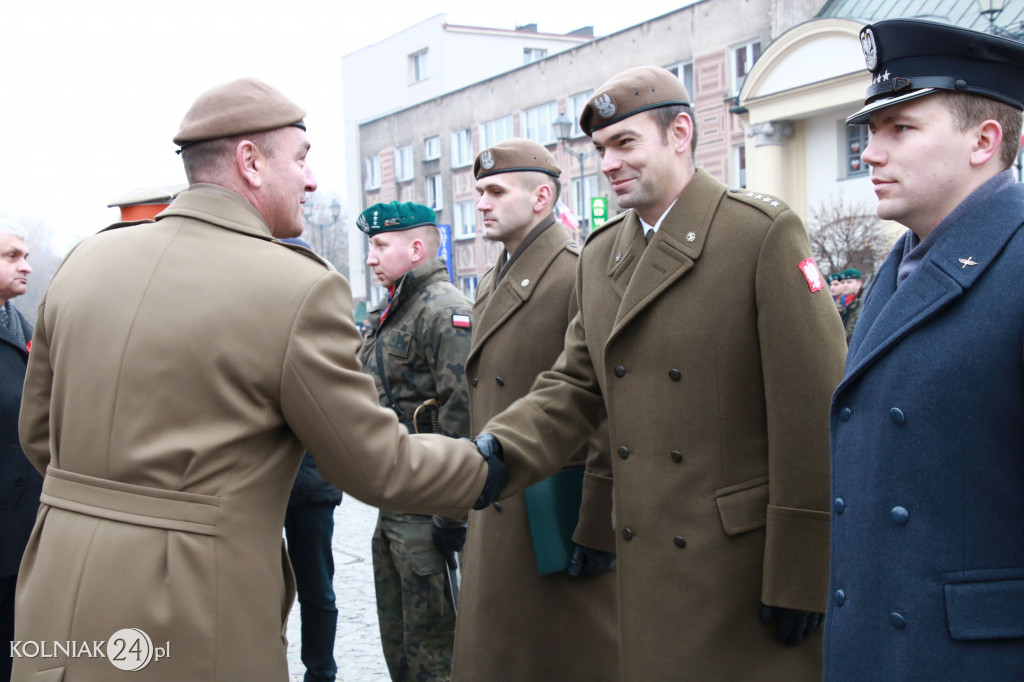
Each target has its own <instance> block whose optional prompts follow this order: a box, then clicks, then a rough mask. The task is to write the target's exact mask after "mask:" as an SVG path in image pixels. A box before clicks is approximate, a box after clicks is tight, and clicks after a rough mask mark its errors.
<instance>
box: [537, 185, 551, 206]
mask: <svg viewBox="0 0 1024 682" xmlns="http://www.w3.org/2000/svg"><path fill="white" fill-rule="evenodd" d="M551 197H552V191H551V187H549V186H548V185H546V184H543V183H541V184H540V185H537V189H536V190H534V192H533V212H534V213H549V212H550V211H551V209H552V206H551Z"/></svg>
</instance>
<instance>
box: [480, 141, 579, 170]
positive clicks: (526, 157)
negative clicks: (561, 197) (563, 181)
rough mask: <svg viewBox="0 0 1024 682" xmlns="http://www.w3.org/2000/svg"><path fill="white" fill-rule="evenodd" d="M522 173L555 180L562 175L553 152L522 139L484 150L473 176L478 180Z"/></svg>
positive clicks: (501, 143)
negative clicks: (539, 175) (526, 172)
mask: <svg viewBox="0 0 1024 682" xmlns="http://www.w3.org/2000/svg"><path fill="white" fill-rule="evenodd" d="M521 171H536V172H538V173H546V174H547V175H550V176H551V177H553V178H557V177H558V176H560V175H561V174H562V169H561V168H559V167H558V164H557V163H555V157H553V156H551V152H549V151H548V150H547V149H545V148H544V147H543V146H542V145H540V144H537V143H536V142H534V141H533V140H526V139H523V138H521V137H517V138H513V139H511V140H505V141H504V142H499V143H498V144H496V145H494V146H493V147H491V148H489V149H485V150H483V151H482V152H480V155H479V156H478V157H476V162H475V163H474V164H473V175H475V176H476V179H477V180H479V179H480V178H486V177H487V176H488V175H497V174H498V173H518V172H521Z"/></svg>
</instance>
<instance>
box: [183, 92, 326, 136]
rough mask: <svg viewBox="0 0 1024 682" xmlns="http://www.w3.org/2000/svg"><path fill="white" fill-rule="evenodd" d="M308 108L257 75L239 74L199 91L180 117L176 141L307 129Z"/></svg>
mask: <svg viewBox="0 0 1024 682" xmlns="http://www.w3.org/2000/svg"><path fill="white" fill-rule="evenodd" d="M305 116H306V112H305V111H304V110H303V109H302V108H301V107H299V106H298V105H297V104H295V103H294V102H292V101H291V100H290V99H288V98H287V97H285V96H284V95H282V94H281V93H280V92H278V91H277V90H275V89H274V88H272V87H270V86H269V85H267V84H266V83H264V82H262V81H258V80H256V79H255V78H240V79H238V80H236V81H231V82H230V83H224V84H223V85H218V86H217V87H215V88H211V89H209V90H207V91H206V92H204V93H203V94H201V95H199V99H197V100H196V101H195V102H194V103H193V104H192V107H191V108H190V109H189V110H188V113H186V114H185V118H183V119H182V120H181V129H180V130H178V134H177V135H175V136H174V144H178V145H181V148H182V149H184V148H185V147H187V146H189V145H190V144H195V143H196V142H202V141H203V140H215V139H217V138H219V137H231V136H232V135H246V134H248V133H258V132H262V131H264V130H275V129H277V128H284V127H287V126H296V127H298V128H302V129H303V130H305V129H306V126H305V124H304V123H303V122H302V119H303V118H304V117H305Z"/></svg>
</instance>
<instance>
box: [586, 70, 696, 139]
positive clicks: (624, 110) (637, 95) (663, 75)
mask: <svg viewBox="0 0 1024 682" xmlns="http://www.w3.org/2000/svg"><path fill="white" fill-rule="evenodd" d="M678 104H685V105H687V106H689V105H690V94H689V93H688V92H686V88H685V87H683V83H682V81H680V80H679V79H678V78H677V77H676V76H675V75H673V74H672V72H671V71H668V70H667V69H663V68H661V67H660V66H637V67H635V68H632V69H626V70H625V71H623V72H622V73H620V74H619V75H617V76H614V77H612V79H611V80H609V81H608V82H606V83H605V84H604V85H602V86H601V87H599V88H598V89H597V91H596V92H595V93H594V96H593V97H591V98H590V101H589V102H587V105H586V106H585V107H583V113H582V114H580V128H582V129H583V132H584V133H586V134H587V135H591V134H592V133H593V131H595V130H599V129H601V128H604V127H605V126H610V125H611V124H613V123H618V122H619V121H621V120H622V119H624V118H629V117H630V116H632V115H633V114H639V113H640V112H641V111H648V110H650V109H657V108H659V107H670V106H674V105H678Z"/></svg>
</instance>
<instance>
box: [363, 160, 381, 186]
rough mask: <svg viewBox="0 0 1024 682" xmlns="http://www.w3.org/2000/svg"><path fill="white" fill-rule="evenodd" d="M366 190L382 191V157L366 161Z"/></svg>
mask: <svg viewBox="0 0 1024 682" xmlns="http://www.w3.org/2000/svg"><path fill="white" fill-rule="evenodd" d="M366 189H380V155H379V154H378V155H377V156H371V157H369V158H367V159H366Z"/></svg>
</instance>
